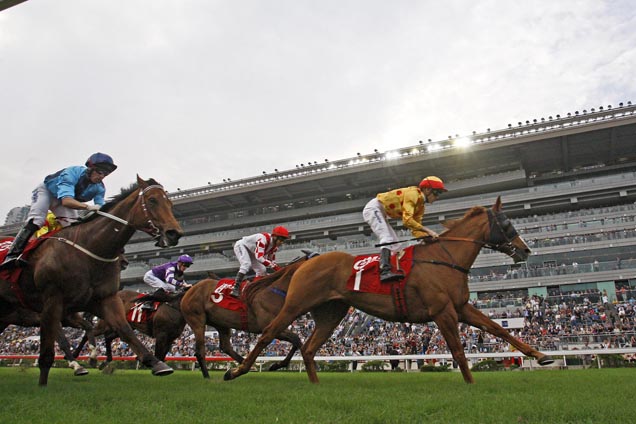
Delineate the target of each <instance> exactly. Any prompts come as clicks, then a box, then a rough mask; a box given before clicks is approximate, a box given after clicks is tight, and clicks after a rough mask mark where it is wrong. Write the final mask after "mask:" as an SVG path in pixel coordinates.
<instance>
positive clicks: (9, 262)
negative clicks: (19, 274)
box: [0, 153, 117, 269]
mask: <svg viewBox="0 0 636 424" xmlns="http://www.w3.org/2000/svg"><path fill="white" fill-rule="evenodd" d="M115 169H117V165H115V163H114V162H113V158H111V157H110V156H108V155H107V154H105V153H94V154H92V155H91V156H90V157H89V158H88V160H87V161H86V166H69V167H68V168H64V169H62V170H60V171H58V172H56V173H54V174H51V175H48V176H47V177H46V178H45V179H44V181H42V182H41V183H40V184H39V185H38V186H37V187H36V188H35V189H34V190H33V194H32V196H31V207H30V209H29V214H28V215H27V220H26V223H25V224H24V225H23V226H22V228H21V229H20V231H19V232H18V234H17V235H16V237H15V239H14V240H13V243H12V244H11V247H10V249H9V253H8V254H7V256H6V258H5V260H4V262H3V263H2V264H1V265H0V269H10V268H13V267H15V266H16V265H25V264H26V262H24V261H21V259H20V255H21V254H22V252H23V251H24V248H25V247H26V245H27V243H28V241H29V239H30V238H31V236H32V235H33V234H34V233H35V232H36V231H37V230H38V229H39V228H40V227H41V226H42V225H44V223H45V221H46V214H47V212H48V211H49V210H51V211H52V212H53V213H54V214H55V216H56V217H57V219H58V221H59V222H60V224H61V225H62V226H63V227H66V226H68V225H70V224H71V223H72V222H73V221H74V220H75V219H77V217H78V211H79V210H99V208H100V207H101V206H102V205H103V204H104V196H105V194H106V188H105V187H104V183H103V182H102V180H103V179H104V177H106V176H107V175H109V174H110V173H111V172H113V171H114V170H115ZM91 200H92V201H93V204H89V203H85V202H89V201H91Z"/></svg>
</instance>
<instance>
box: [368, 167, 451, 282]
mask: <svg viewBox="0 0 636 424" xmlns="http://www.w3.org/2000/svg"><path fill="white" fill-rule="evenodd" d="M445 191H448V190H446V187H444V182H443V181H442V180H441V179H440V178H439V177H435V176H430V177H426V178H424V179H423V180H422V181H421V182H420V184H419V186H418V187H415V186H411V187H405V188H398V189H395V190H391V191H388V192H386V193H380V194H378V195H377V196H376V197H375V198H374V199H372V200H370V201H369V202H368V203H367V204H366V206H365V207H364V210H363V211H362V217H363V218H364V220H365V222H366V223H367V224H369V226H370V227H371V230H372V231H373V233H374V234H375V235H376V236H377V237H378V239H379V243H380V244H383V243H394V242H396V241H398V236H397V234H396V233H395V231H394V230H393V228H392V227H391V226H390V225H389V223H388V222H387V221H388V220H387V218H393V219H402V224H403V225H404V226H405V227H406V228H408V229H409V230H411V233H412V234H413V236H414V237H424V236H427V235H428V236H431V237H437V233H435V231H433V230H431V229H429V228H427V227H425V226H424V225H422V218H423V217H424V210H425V202H427V203H433V202H435V201H436V200H437V198H438V197H439V195H440V194H442V193H443V192H445ZM399 248H400V245H399V244H398V243H395V244H391V245H389V246H387V247H383V248H382V249H381V250H380V280H381V281H395V280H399V279H401V278H403V277H404V275H403V274H400V273H393V272H392V271H391V252H392V251H393V252H396V251H397V250H399Z"/></svg>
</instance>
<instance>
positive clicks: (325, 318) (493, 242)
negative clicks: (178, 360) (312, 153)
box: [224, 198, 554, 383]
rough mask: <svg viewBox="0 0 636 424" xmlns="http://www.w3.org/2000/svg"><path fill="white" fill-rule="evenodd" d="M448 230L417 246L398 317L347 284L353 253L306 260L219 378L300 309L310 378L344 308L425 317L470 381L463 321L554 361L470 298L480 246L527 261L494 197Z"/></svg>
mask: <svg viewBox="0 0 636 424" xmlns="http://www.w3.org/2000/svg"><path fill="white" fill-rule="evenodd" d="M444 225H445V226H446V227H447V229H446V230H445V231H444V232H443V233H442V234H441V235H440V236H439V238H438V239H435V240H433V241H432V242H431V243H427V244H419V245H416V246H415V247H414V251H413V266H412V268H411V272H410V274H409V276H408V278H407V280H406V286H405V288H404V299H405V301H406V305H407V308H406V310H407V315H406V317H405V318H404V317H402V318H401V319H400V314H398V312H397V311H396V308H395V306H394V303H393V299H392V296H388V295H382V294H373V293H361V292H354V291H351V290H348V289H347V288H346V283H347V280H348V278H349V276H350V275H351V273H352V268H353V263H354V257H353V256H351V255H349V254H347V253H343V252H331V253H327V254H324V255H321V256H319V257H317V258H316V259H313V260H311V261H310V262H307V263H306V264H305V265H304V266H303V267H301V268H300V269H299V270H298V271H297V272H296V273H295V274H294V275H293V277H292V280H291V282H290V284H289V291H288V293H287V298H286V299H285V305H284V306H283V308H282V309H281V311H280V313H279V314H278V315H277V316H276V318H274V320H273V321H272V322H271V323H270V324H269V325H268V326H267V327H266V328H265V330H264V331H263V334H262V335H261V337H260V338H259V340H258V342H257V344H256V346H255V347H254V349H253V350H252V351H251V352H250V353H249V355H248V356H247V357H246V358H245V361H243V363H242V364H241V365H240V366H239V367H238V368H235V369H233V370H228V371H227V372H226V373H225V376H224V378H225V379H226V380H232V379H234V378H236V377H239V376H241V375H242V374H245V373H247V372H249V370H250V367H251V366H252V365H253V364H254V361H255V360H256V358H257V357H258V355H259V353H260V352H261V351H262V350H263V348H265V346H267V345H268V344H269V343H270V342H271V341H272V339H273V338H274V337H275V335H276V334H278V333H279V332H280V331H282V330H283V329H285V328H287V326H288V325H289V324H290V323H291V322H292V321H293V320H294V319H295V318H296V317H297V316H299V315H301V314H304V313H306V312H311V316H312V318H313V319H314V321H315V329H314V331H313V332H312V334H311V335H310V336H309V337H308V338H307V340H306V341H305V343H304V344H303V346H302V348H301V353H302V355H303V360H304V362H305V367H306V369H307V374H308V376H309V380H310V381H311V382H312V383H317V382H318V376H317V375H316V364H315V361H314V357H315V355H316V352H317V350H318V349H319V348H320V346H322V344H323V343H324V342H325V341H326V340H327V339H328V338H329V336H330V335H331V333H332V332H333V330H334V328H335V327H336V326H337V325H338V323H339V322H340V321H341V320H342V318H343V317H344V316H345V314H346V312H347V310H348V309H349V306H354V307H355V308H357V309H360V310H362V311H364V312H366V313H368V314H371V315H374V316H377V317H379V318H382V319H384V320H386V321H398V320H401V321H404V322H411V323H425V322H429V321H434V322H435V323H436V324H437V327H438V328H439V330H440V331H441V333H442V335H443V336H444V338H445V339H446V343H447V345H448V347H449V349H450V351H451V353H452V356H453V359H454V360H455V361H456V362H457V363H458V364H459V367H460V369H461V372H462V375H463V377H464V381H466V382H467V383H473V382H474V380H473V377H472V374H471V372H470V369H469V368H468V362H467V361H466V356H465V354H464V350H463V348H462V344H461V340H460V338H459V332H458V323H459V322H463V323H466V324H469V325H472V326H474V327H477V328H480V329H482V330H485V331H487V332H489V333H491V334H493V335H495V336H497V337H499V338H501V339H504V340H506V341H507V342H509V343H510V344H511V345H513V346H514V347H515V348H517V349H518V350H519V351H521V352H523V353H524V354H526V355H528V356H532V357H534V358H536V359H537V360H538V362H539V364H541V365H547V364H549V363H552V362H554V361H553V359H552V358H550V357H549V356H547V355H545V354H543V353H541V352H539V351H537V350H535V349H533V348H532V347H531V346H529V345H528V344H526V343H523V342H522V341H520V340H517V339H516V338H514V337H512V336H511V335H510V333H508V331H506V330H505V329H504V328H502V327H501V326H500V325H499V324H497V323H495V322H494V321H492V320H491V319H489V318H488V317H487V316H485V315H484V314H482V313H481V312H480V311H479V310H478V309H477V308H475V307H474V306H473V305H472V304H470V303H469V302H468V300H469V297H470V292H469V289H468V270H469V269H470V267H471V266H472V265H473V263H474V262H475V259H476V258H477V255H478V254H479V252H480V250H481V248H482V247H489V248H491V249H494V250H497V251H499V252H503V253H505V254H507V255H509V256H510V257H512V258H513V260H514V261H515V262H518V261H524V260H526V259H527V258H528V255H529V254H530V249H529V248H528V246H527V245H526V244H525V242H524V241H523V239H521V237H520V236H519V235H518V234H517V231H516V230H515V228H514V227H513V225H512V223H511V222H510V221H509V220H508V218H507V217H506V216H505V214H504V213H503V212H502V210H501V199H500V198H497V201H496V202H495V204H494V206H493V207H492V208H490V209H487V208H484V207H480V206H477V207H473V208H472V209H470V210H469V211H468V212H466V214H465V215H464V216H463V217H462V218H461V219H457V220H452V221H448V222H446V223H445V224H444Z"/></svg>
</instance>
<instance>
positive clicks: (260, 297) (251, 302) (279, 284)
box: [181, 252, 316, 378]
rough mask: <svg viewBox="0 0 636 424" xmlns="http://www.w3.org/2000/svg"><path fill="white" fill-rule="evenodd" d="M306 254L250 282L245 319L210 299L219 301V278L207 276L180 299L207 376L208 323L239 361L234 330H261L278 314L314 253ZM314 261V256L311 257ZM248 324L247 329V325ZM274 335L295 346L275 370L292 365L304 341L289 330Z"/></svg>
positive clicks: (239, 313) (224, 346)
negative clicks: (294, 279) (298, 273)
mask: <svg viewBox="0 0 636 424" xmlns="http://www.w3.org/2000/svg"><path fill="white" fill-rule="evenodd" d="M305 255H306V256H304V257H301V258H297V259H294V260H293V261H292V262H291V263H289V264H288V265H287V266H286V267H284V268H282V269H281V270H279V271H276V272H275V273H273V274H270V275H267V276H265V277H262V278H260V279H258V280H256V281H254V282H252V283H249V284H248V285H247V286H246V288H245V289H244V290H243V294H242V296H241V299H242V300H243V301H244V302H245V304H246V305H247V316H246V317H245V318H244V319H242V318H241V312H239V311H230V310H227V309H225V308H222V307H220V306H218V305H217V304H216V303H214V302H212V301H211V300H210V299H211V297H212V296H214V297H215V298H216V299H218V300H220V298H219V296H223V294H222V293H215V289H216V287H217V283H218V280H213V279H205V280H202V281H199V282H198V283H196V284H195V285H194V286H192V288H190V290H188V291H187V292H186V294H185V296H184V297H183V300H182V301H181V312H182V313H183V316H184V318H185V320H186V321H187V323H188V325H190V328H192V331H193V333H194V337H195V340H196V354H195V355H196V358H197V362H198V364H199V366H200V367H201V372H202V373H203V377H204V378H210V375H209V373H208V369H207V365H206V362H205V326H206V325H211V326H213V327H214V328H216V329H217V331H218V332H219V343H220V348H221V350H222V351H223V352H225V353H227V354H228V355H229V356H230V357H231V358H232V359H234V360H235V361H236V362H238V363H239V364H240V363H242V362H243V357H242V356H241V355H240V354H239V353H238V352H236V351H235V350H234V348H233V347H232V343H231V339H230V336H231V330H232V329H233V328H234V329H236V330H243V331H248V332H250V333H260V332H262V331H263V328H265V326H266V325H267V324H269V322H270V321H271V320H272V319H273V318H274V317H275V316H276V314H277V313H278V311H279V310H280V308H281V307H282V306H283V302H284V301H285V294H286V292H287V287H288V286H289V281H290V280H291V277H292V275H293V274H294V272H296V270H297V269H298V268H299V267H300V266H301V265H303V264H305V262H306V260H307V259H308V258H311V257H313V256H316V254H315V253H313V254H312V253H311V252H305ZM312 261H313V259H312ZM244 327H245V328H244ZM275 338H277V339H279V340H284V341H287V342H289V343H291V344H292V345H293V348H292V349H291V350H290V352H289V353H288V354H287V356H286V357H285V359H284V360H283V361H281V362H278V363H275V364H273V365H272V366H271V367H270V368H269V370H270V371H275V370H277V369H280V368H285V367H287V366H288V365H289V362H290V361H291V359H292V357H293V356H294V353H295V352H296V350H298V349H299V348H300V346H301V345H302V342H301V340H300V338H299V337H298V335H296V334H295V333H293V332H292V331H290V330H287V329H281V330H280V331H277V332H276V334H275Z"/></svg>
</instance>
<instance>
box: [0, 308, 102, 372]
mask: <svg viewBox="0 0 636 424" xmlns="http://www.w3.org/2000/svg"><path fill="white" fill-rule="evenodd" d="M9 325H18V326H21V327H39V326H40V315H39V314H38V313H37V312H34V311H31V310H30V309H26V308H20V307H18V308H16V309H15V310H14V311H13V312H12V313H11V314H8V315H3V316H2V318H0V334H2V332H3V331H4V330H5V329H6V328H7V327H8V326H9ZM62 327H73V328H79V329H83V330H84V332H85V334H86V335H85V336H84V337H86V338H87V340H88V339H90V346H91V347H92V348H94V347H95V337H93V335H92V329H93V326H92V325H91V323H89V322H88V321H86V320H85V319H83V318H82V316H81V315H80V314H79V313H74V314H71V315H70V316H68V317H66V318H64V320H63V321H62V323H61V325H60V328H59V329H58V336H57V345H58V346H59V348H60V350H61V351H62V352H63V353H64V359H66V360H67V361H68V365H69V367H70V368H73V370H74V374H75V375H76V376H82V375H86V374H88V371H87V370H86V368H84V367H83V366H81V365H80V364H79V363H78V362H77V361H76V358H77V356H76V355H74V353H73V351H72V350H71V344H70V343H69V342H68V340H67V339H66V336H65V335H64V331H63V330H62ZM95 356H96V352H95Z"/></svg>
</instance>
